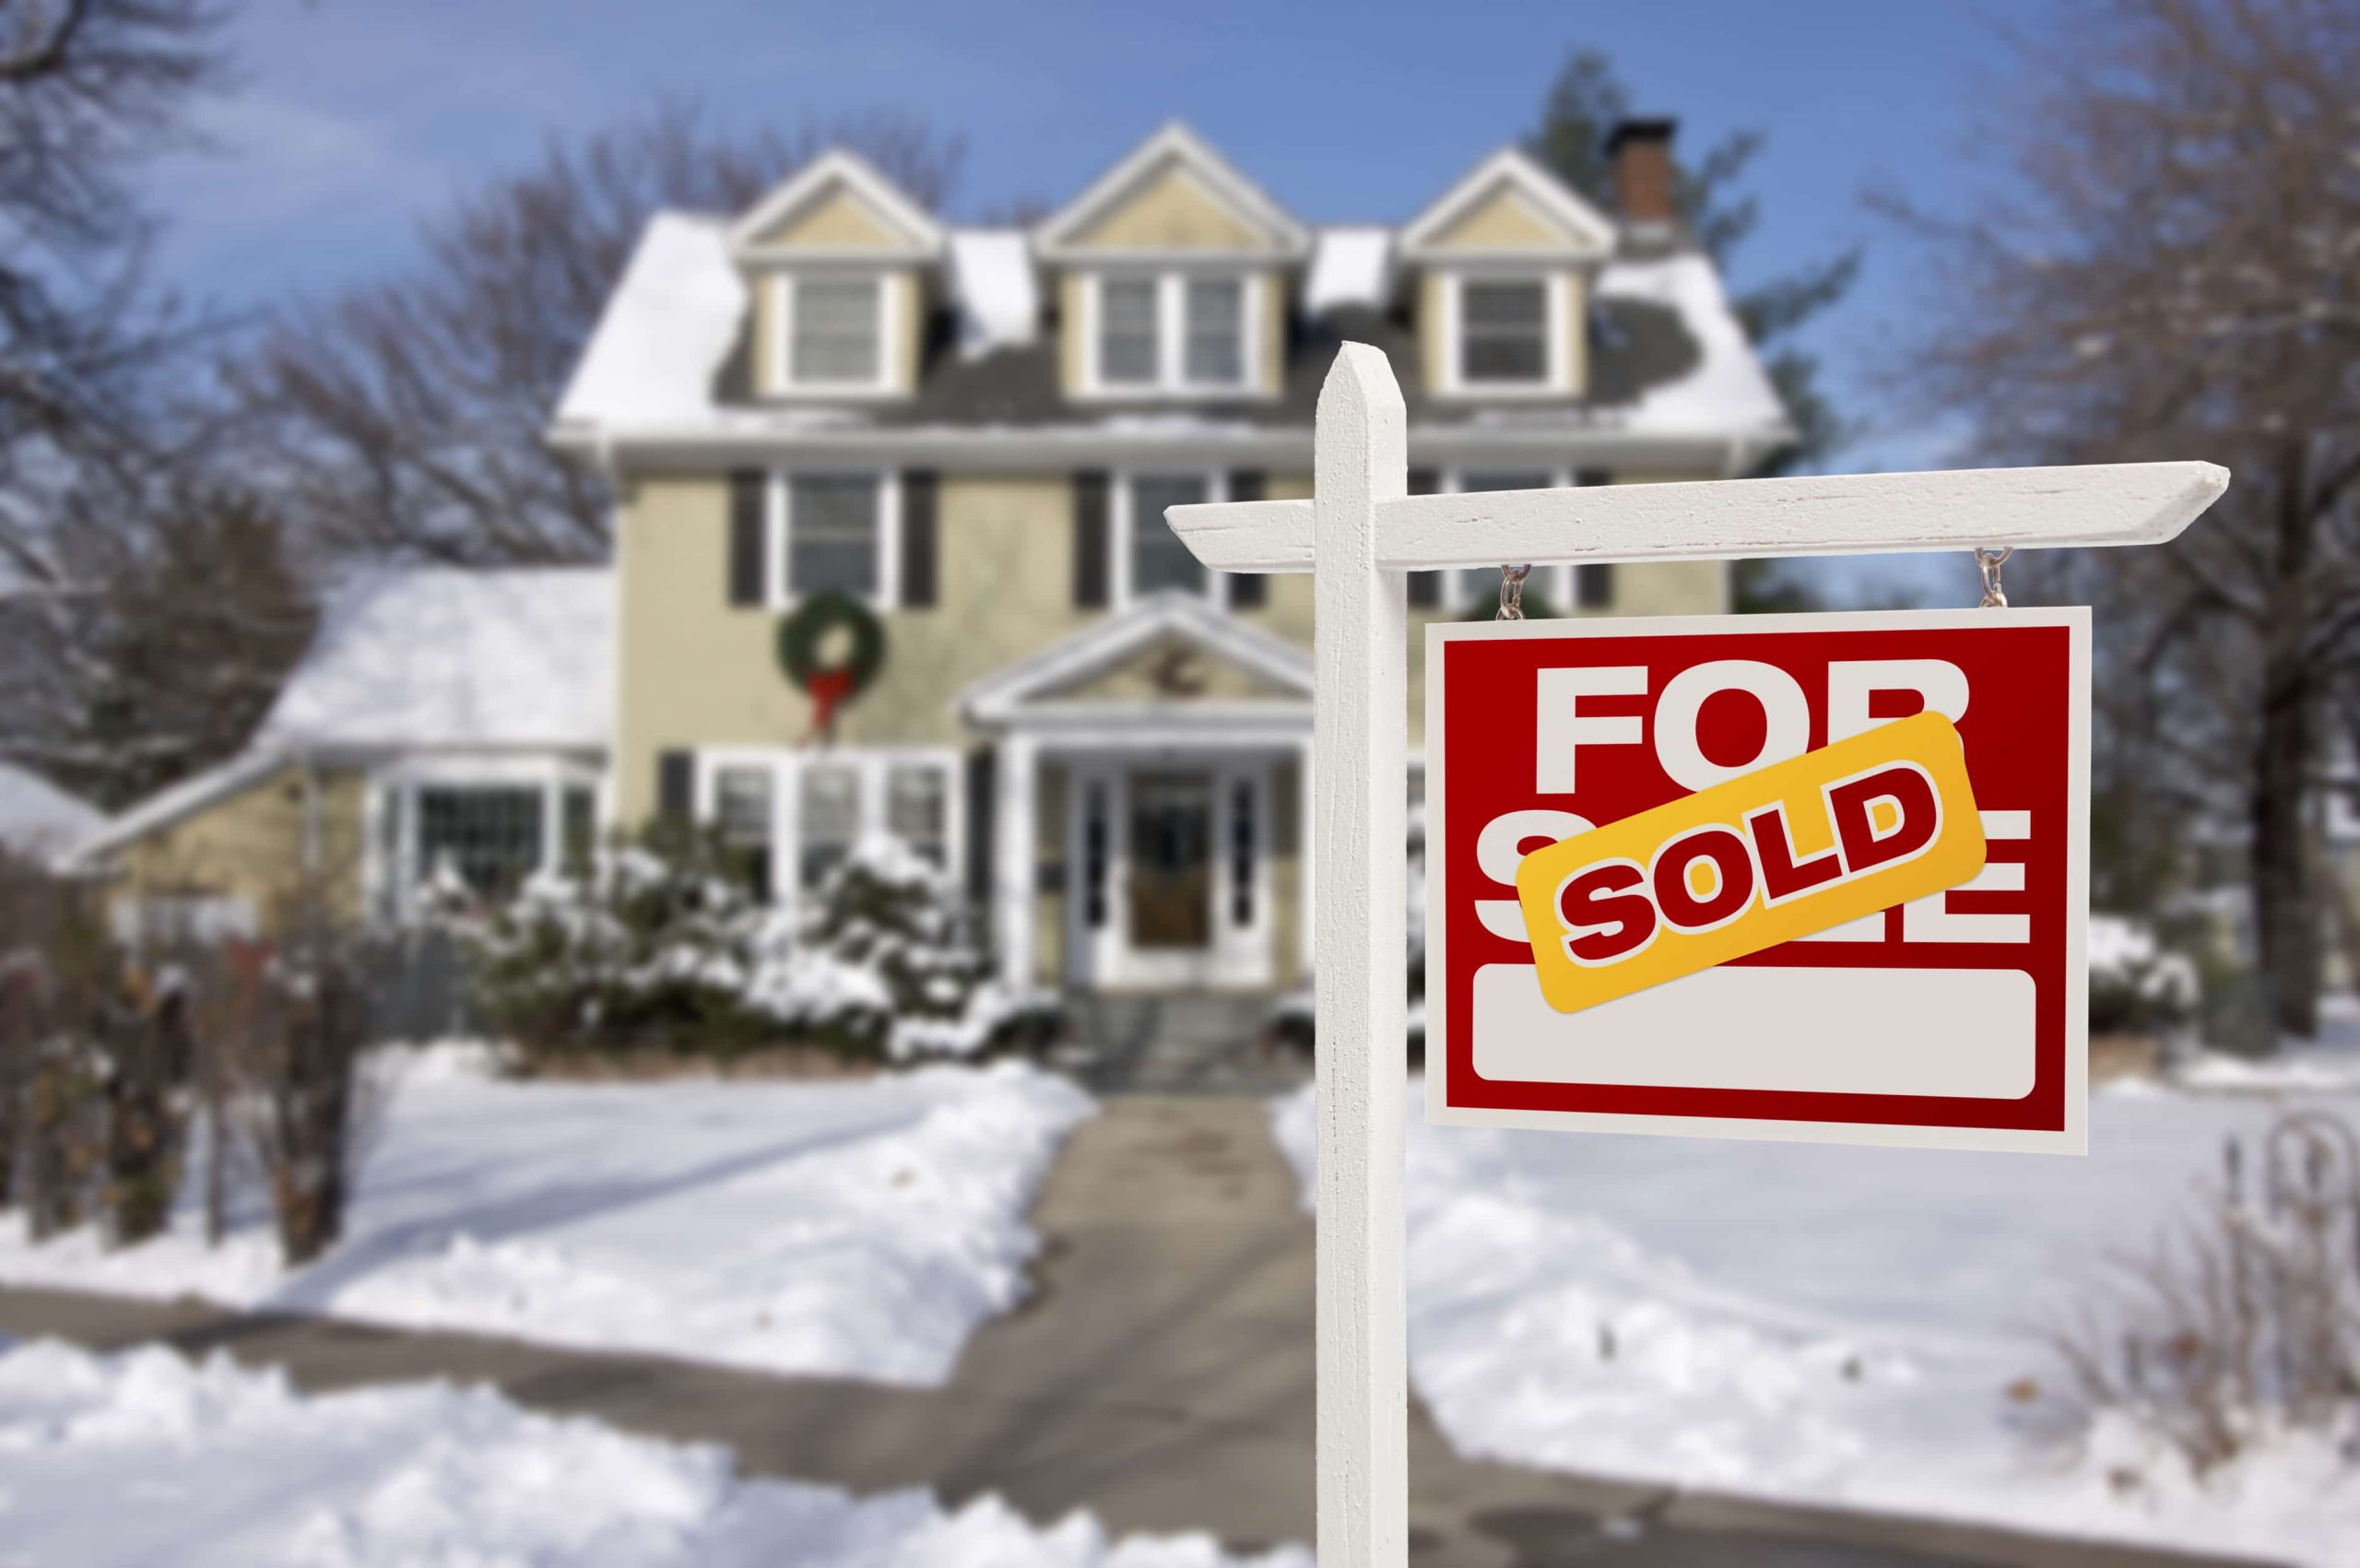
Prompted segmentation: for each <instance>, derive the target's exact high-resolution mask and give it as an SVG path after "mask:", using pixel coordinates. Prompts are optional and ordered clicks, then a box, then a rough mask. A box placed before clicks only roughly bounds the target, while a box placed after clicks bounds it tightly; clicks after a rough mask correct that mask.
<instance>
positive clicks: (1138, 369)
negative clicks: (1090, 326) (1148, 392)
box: [1098, 277, 1162, 387]
mask: <svg viewBox="0 0 2360 1568" xmlns="http://www.w3.org/2000/svg"><path fill="white" fill-rule="evenodd" d="M1161 292H1162V290H1161V289H1159V288H1158V287H1157V280H1156V279H1154V278H1152V277H1109V278H1105V279H1103V280H1102V281H1101V282H1100V283H1099V285H1098V379H1099V381H1100V383H1103V384H1104V385H1106V386H1126V387H1127V386H1137V387H1152V386H1153V385H1155V383H1157V382H1158V381H1159V380H1160V379H1162V378H1161V376H1160V374H1159V360H1161V359H1162V347H1161V345H1162V334H1161V332H1160V331H1159V329H1158V321H1159V319H1160V316H1161V314H1162V312H1161V310H1160V308H1159V306H1158V304H1157V299H1158V296H1159V295H1160V294H1161Z"/></svg>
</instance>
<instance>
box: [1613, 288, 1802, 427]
mask: <svg viewBox="0 0 2360 1568" xmlns="http://www.w3.org/2000/svg"><path fill="white" fill-rule="evenodd" d="M1598 293H1599V298H1601V299H1626V300H1641V301H1647V302H1648V303H1651V304H1657V305H1664V306H1668V307H1670V309H1672V310H1675V311H1677V312H1680V314H1681V319H1682V320H1683V321H1685V322H1686V323H1687V324H1688V330H1689V331H1690V332H1692V333H1693V334H1694V335H1695V337H1696V341H1697V344H1698V347H1699V348H1702V349H1703V357H1702V359H1701V360H1700V361H1699V362H1698V364H1697V366H1696V368H1695V369H1693V370H1692V371H1689V372H1688V373H1687V374H1686V375H1684V376H1680V377H1677V378H1675V379H1673V380H1671V381H1668V382H1664V383H1659V384H1658V385H1655V386H1651V387H1649V388H1647V389H1646V391H1645V392H1644V393H1642V394H1641V395H1640V396H1639V400H1638V401H1637V402H1636V403H1634V404H1633V405H1632V406H1631V407H1630V409H1629V410H1628V411H1627V413H1626V414H1625V415H1624V417H1623V426H1624V428H1625V429H1630V430H1646V431H1649V432H1651V433H1662V434H1683V435H1685V434H1697V435H1703V434H1710V433H1716V432H1720V431H1727V430H1784V429H1785V428H1786V427H1787V407H1786V405H1785V404H1784V403H1783V402H1781V401H1780V400H1779V397H1778V394H1777V391H1776V388H1774V387H1773V386H1772V385H1771V384H1770V377H1769V376H1768V374H1767V373H1765V372H1764V370H1763V369H1762V361H1761V360H1758V359H1757V358H1755V357H1754V352H1753V345H1752V343H1751V342H1749V341H1748V340H1747V338H1746V336H1745V328H1744V326H1743V325H1742V324H1740V322H1739V321H1738V319H1737V312H1735V311H1733V310H1731V309H1730V308H1729V295H1728V293H1727V292H1726V291H1724V290H1723V289H1722V288H1721V276H1720V273H1719V272H1718V271H1717V269H1716V268H1715V267H1714V265H1713V263H1712V261H1711V259H1710V258H1709V257H1706V256H1704V255H1701V254H1699V253H1695V252H1693V251H1684V252H1679V253H1674V254H1671V255H1668V256H1663V257H1660V258H1658V259H1655V260H1650V261H1618V262H1610V263H1608V264H1607V265H1605V266H1603V267H1601V268H1599V275H1598Z"/></svg>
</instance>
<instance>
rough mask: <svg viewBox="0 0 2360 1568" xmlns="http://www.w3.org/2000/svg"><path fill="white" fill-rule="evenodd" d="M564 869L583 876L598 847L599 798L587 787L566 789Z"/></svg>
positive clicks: (573, 785)
mask: <svg viewBox="0 0 2360 1568" xmlns="http://www.w3.org/2000/svg"><path fill="white" fill-rule="evenodd" d="M563 809H564V811H565V821H564V823H563V831H564V837H565V869H566V870H567V871H568V872H569V873H570V874H573V875H577V876H578V875H580V874H581V873H582V872H584V870H586V869H588V867H589V865H590V857H591V855H592V854H593V853H594V852H596V849H597V847H598V796H597V793H596V791H594V790H592V789H591V788H590V787H589V786H588V785H586V784H568V785H566V786H565V799H564V802H563Z"/></svg>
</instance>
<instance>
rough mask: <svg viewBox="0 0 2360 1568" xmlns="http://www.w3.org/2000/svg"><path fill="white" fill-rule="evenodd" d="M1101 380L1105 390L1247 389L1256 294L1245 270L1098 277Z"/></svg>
mask: <svg viewBox="0 0 2360 1568" xmlns="http://www.w3.org/2000/svg"><path fill="white" fill-rule="evenodd" d="M1095 288H1096V291H1097V292H1096V299H1097V316H1096V331H1097V342H1096V344H1095V346H1094V359H1093V367H1094V371H1095V376H1094V380H1095V384H1096V386H1097V389H1098V390H1099V391H1101V392H1103V393H1114V394H1120V393H1139V394H1160V395H1170V394H1174V393H1187V392H1243V391H1245V390H1247V389H1248V387H1249V386H1250V384H1251V381H1252V377H1251V374H1250V372H1249V367H1250V366H1251V365H1252V363H1253V358H1252V355H1251V353H1250V352H1249V343H1250V338H1251V333H1252V327H1253V323H1252V320H1251V316H1252V308H1251V307H1252V302H1253V296H1252V292H1251V290H1250V289H1248V287H1247V280H1246V279H1245V278H1244V277H1235V276H1228V277H1223V276H1220V275H1202V274H1198V273H1193V272H1190V273H1179V272H1167V273H1159V274H1152V275H1148V276H1123V277H1100V278H1098V279H1097V280H1096V284H1095Z"/></svg>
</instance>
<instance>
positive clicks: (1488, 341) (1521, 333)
mask: <svg viewBox="0 0 2360 1568" xmlns="http://www.w3.org/2000/svg"><path fill="white" fill-rule="evenodd" d="M1458 379H1459V380H1460V381H1461V382H1462V383H1465V384H1467V385H1469V386H1488V385H1508V386H1537V385H1540V384H1542V383H1546V382H1547V381H1548V379H1549V286H1548V285H1547V284H1545V283H1543V282H1542V281H1541V280H1540V279H1539V278H1537V277H1524V278H1514V279H1493V278H1469V279H1467V280H1466V281H1464V282H1462V283H1461V284H1460V285H1459V289H1458Z"/></svg>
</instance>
